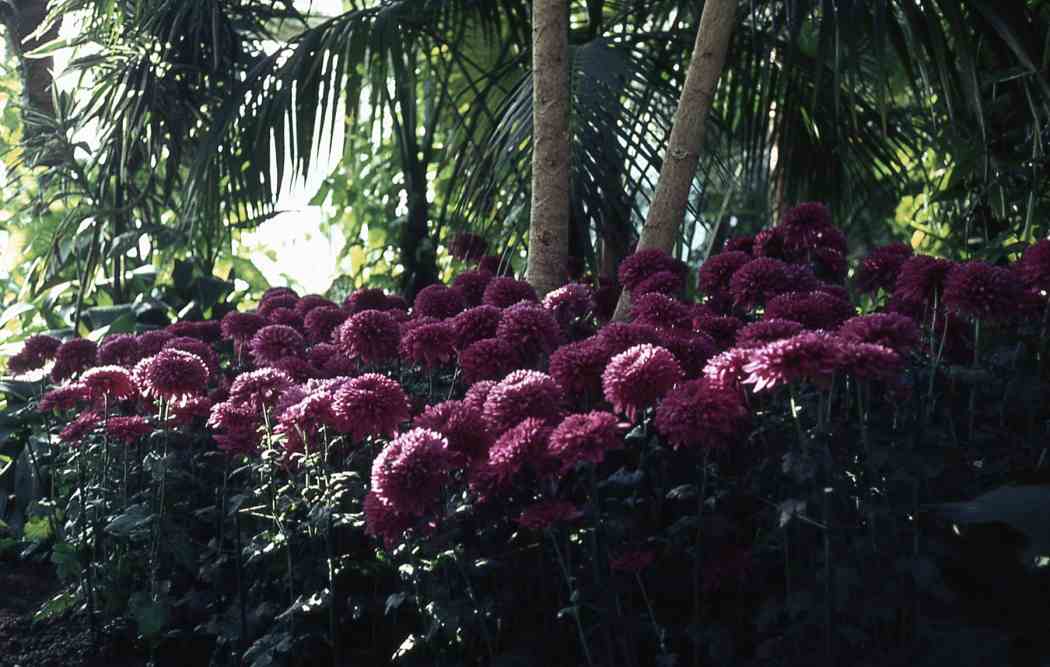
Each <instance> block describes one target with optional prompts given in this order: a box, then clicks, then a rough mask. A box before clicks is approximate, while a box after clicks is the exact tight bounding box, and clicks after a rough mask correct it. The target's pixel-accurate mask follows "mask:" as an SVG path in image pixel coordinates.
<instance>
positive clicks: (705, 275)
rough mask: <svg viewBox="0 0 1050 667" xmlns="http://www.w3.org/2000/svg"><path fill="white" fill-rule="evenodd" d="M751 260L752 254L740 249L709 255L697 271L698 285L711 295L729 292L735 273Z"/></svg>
mask: <svg viewBox="0 0 1050 667" xmlns="http://www.w3.org/2000/svg"><path fill="white" fill-rule="evenodd" d="M750 261H751V255H749V254H748V253H746V252H740V251H729V252H721V253H719V254H717V255H715V256H713V257H709V258H708V259H707V260H706V261H705V262H704V263H703V264H701V265H700V270H699V271H697V277H696V282H697V287H698V288H699V289H700V291H701V292H703V293H704V294H708V295H711V296H718V295H723V294H728V293H729V281H730V279H732V277H733V274H734V273H736V272H737V271H738V270H739V269H740V268H741V267H742V266H744V265H745V264H747V263H748V262H750Z"/></svg>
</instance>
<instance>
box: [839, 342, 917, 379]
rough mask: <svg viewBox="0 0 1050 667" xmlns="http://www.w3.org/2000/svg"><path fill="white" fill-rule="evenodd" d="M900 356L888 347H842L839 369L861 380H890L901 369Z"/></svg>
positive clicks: (851, 345)
mask: <svg viewBox="0 0 1050 667" xmlns="http://www.w3.org/2000/svg"><path fill="white" fill-rule="evenodd" d="M903 365H904V364H903V361H902V360H901V356H900V355H899V354H897V353H896V352H894V351H893V350H891V349H890V348H888V347H884V346H882V345H875V344H873V343H852V344H850V345H844V346H842V361H841V368H842V370H843V371H845V372H846V373H849V374H850V375H852V376H854V377H856V378H859V379H862V380H881V381H887V380H892V379H894V378H896V377H897V375H899V374H900V372H901V369H902V368H903Z"/></svg>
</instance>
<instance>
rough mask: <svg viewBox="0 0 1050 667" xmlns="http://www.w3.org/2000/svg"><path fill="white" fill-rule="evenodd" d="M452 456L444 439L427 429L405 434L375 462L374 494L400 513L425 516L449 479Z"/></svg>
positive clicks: (385, 449)
mask: <svg viewBox="0 0 1050 667" xmlns="http://www.w3.org/2000/svg"><path fill="white" fill-rule="evenodd" d="M451 468H452V457H451V456H450V452H449V450H448V441H446V440H445V438H444V436H442V435H441V434H440V433H437V432H435V431H431V430H429V429H425V428H414V429H412V430H411V431H408V432H406V433H403V434H401V435H400V436H398V437H397V438H396V439H394V440H393V442H391V443H390V444H389V445H387V446H386V447H384V448H383V451H381V452H379V455H378V456H376V458H375V461H374V462H373V463H372V492H373V493H375V494H376V497H377V498H379V499H380V500H381V501H382V502H383V503H384V504H386V505H389V506H390V507H391V508H393V510H394V511H395V512H397V513H398V514H408V515H414V516H422V515H424V514H426V513H427V511H428V510H429V509H431V507H432V506H433V505H435V504H436V503H437V502H438V500H439V498H440V494H441V489H442V487H443V486H444V484H445V482H446V481H447V480H448V473H449V470H451Z"/></svg>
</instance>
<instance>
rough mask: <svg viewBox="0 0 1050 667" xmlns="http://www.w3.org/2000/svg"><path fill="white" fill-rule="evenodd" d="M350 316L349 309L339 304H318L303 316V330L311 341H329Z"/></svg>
mask: <svg viewBox="0 0 1050 667" xmlns="http://www.w3.org/2000/svg"><path fill="white" fill-rule="evenodd" d="M348 317H349V314H348V313H347V311H345V310H343V309H342V308H339V307H338V306H318V307H317V308H314V309H313V310H311V311H310V312H308V313H307V314H306V316H305V317H304V318H303V332H304V333H306V339H307V340H308V341H310V342H311V343H327V342H329V341H331V340H332V334H333V332H335V330H336V329H338V328H339V325H340V324H342V323H343V322H345V321H346V319H347V318H348Z"/></svg>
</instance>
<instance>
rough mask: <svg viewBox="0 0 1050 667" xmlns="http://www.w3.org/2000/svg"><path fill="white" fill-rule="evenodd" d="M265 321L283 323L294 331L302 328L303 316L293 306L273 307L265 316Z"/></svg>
mask: <svg viewBox="0 0 1050 667" xmlns="http://www.w3.org/2000/svg"><path fill="white" fill-rule="evenodd" d="M266 321H267V323H269V324H283V325H284V326H286V327H291V328H293V329H295V330H296V331H299V330H301V329H302V328H303V316H302V315H300V314H299V313H298V311H296V310H295V309H294V308H274V309H273V310H271V311H270V314H269V315H267V316H266Z"/></svg>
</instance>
